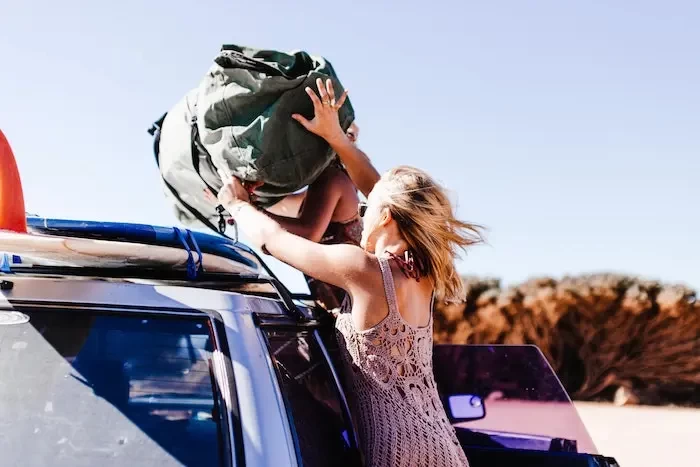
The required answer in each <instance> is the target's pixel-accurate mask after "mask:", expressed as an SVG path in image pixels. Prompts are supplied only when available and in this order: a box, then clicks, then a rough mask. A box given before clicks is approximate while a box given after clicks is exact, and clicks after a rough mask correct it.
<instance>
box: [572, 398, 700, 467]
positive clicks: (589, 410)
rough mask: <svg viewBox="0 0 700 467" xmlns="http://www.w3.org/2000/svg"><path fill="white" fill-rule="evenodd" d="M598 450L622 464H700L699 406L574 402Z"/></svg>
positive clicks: (679, 466)
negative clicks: (697, 407) (693, 407)
mask: <svg viewBox="0 0 700 467" xmlns="http://www.w3.org/2000/svg"><path fill="white" fill-rule="evenodd" d="M576 408H577V409H578V412H579V415H580V417H581V419H583V422H584V424H585V425H586V427H587V428H588V431H589V432H590V434H591V437H592V438H593V442H594V443H595V445H596V447H597V448H598V451H599V452H601V453H602V454H605V455H609V456H612V457H615V458H616V459H617V461H618V462H619V463H620V466H621V467H659V466H667V465H669V466H670V465H673V466H674V467H696V466H698V465H700V454H698V452H699V451H698V443H699V442H700V409H684V408H675V407H649V406H626V407H616V406H614V405H611V404H596V403H590V402H577V403H576Z"/></svg>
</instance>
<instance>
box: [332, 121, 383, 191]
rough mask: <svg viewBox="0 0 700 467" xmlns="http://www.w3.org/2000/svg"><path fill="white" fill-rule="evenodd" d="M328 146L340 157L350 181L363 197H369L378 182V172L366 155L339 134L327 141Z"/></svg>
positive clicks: (342, 134) (343, 135)
mask: <svg viewBox="0 0 700 467" xmlns="http://www.w3.org/2000/svg"><path fill="white" fill-rule="evenodd" d="M327 141H328V144H330V146H331V147H332V148H333V150H334V151H335V152H336V153H337V154H338V157H340V161H341V162H342V163H343V165H344V166H345V168H346V169H347V171H348V175H349V176H350V179H351V180H352V182H353V183H354V184H355V186H356V187H357V188H358V189H359V190H360V191H361V192H362V194H363V195H365V197H367V196H369V193H370V191H372V188H374V185H376V183H377V182H378V181H379V177H380V175H379V172H377V169H375V168H374V165H372V161H370V160H369V157H367V154H365V153H364V152H363V151H362V150H360V148H358V147H357V146H356V145H355V144H354V143H353V142H352V141H350V138H348V137H347V135H346V134H345V133H342V132H341V133H340V135H337V136H336V137H335V138H333V139H329V140H327Z"/></svg>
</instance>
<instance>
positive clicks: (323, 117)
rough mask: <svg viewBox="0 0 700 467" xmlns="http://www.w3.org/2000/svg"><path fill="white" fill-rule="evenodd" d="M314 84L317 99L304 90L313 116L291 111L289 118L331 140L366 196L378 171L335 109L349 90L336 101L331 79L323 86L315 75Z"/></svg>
mask: <svg viewBox="0 0 700 467" xmlns="http://www.w3.org/2000/svg"><path fill="white" fill-rule="evenodd" d="M316 85H317V87H318V93H319V95H320V96H321V97H320V99H319V96H317V95H316V93H315V92H314V91H313V90H312V89H311V88H306V93H307V94H308V95H309V97H310V98H311V101H312V103H313V105H314V118H313V120H307V119H305V118H304V117H303V116H301V115H299V114H294V115H292V118H294V119H295V120H296V121H298V122H299V123H300V124H301V125H303V126H304V128H306V129H307V130H309V131H310V132H311V133H313V134H315V135H318V136H320V137H321V138H323V139H325V140H326V141H327V142H328V144H330V146H331V147H332V148H333V150H334V151H335V152H336V153H337V154H338V157H340V160H341V161H342V162H343V165H345V168H346V169H347V170H348V175H350V178H351V179H352V181H353V183H354V184H355V186H357V187H358V188H359V189H360V191H361V192H362V194H364V195H365V196H369V192H370V191H372V188H374V185H375V184H376V183H377V182H378V181H379V172H377V169H375V168H374V166H373V165H372V162H371V161H370V160H369V157H367V155H366V154H365V153H364V152H362V151H361V150H360V149H359V148H358V147H357V146H355V144H354V143H353V142H352V141H350V139H349V138H348V136H347V135H346V134H345V133H344V132H343V129H342V128H341V127H340V122H339V120H338V109H340V107H342V106H343V103H344V102H345V99H346V98H347V95H348V93H347V91H345V92H344V93H343V95H342V96H340V99H338V101H337V103H336V99H335V91H334V90H333V84H332V83H331V80H330V79H329V80H328V81H327V82H326V85H325V86H324V85H323V81H321V80H320V79H318V80H317V81H316Z"/></svg>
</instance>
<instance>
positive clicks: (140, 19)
mask: <svg viewBox="0 0 700 467" xmlns="http://www.w3.org/2000/svg"><path fill="white" fill-rule="evenodd" d="M0 11H1V12H2V13H1V14H0V60H1V62H0V63H1V65H0V128H2V130H3V131H4V132H5V133H6V135H7V137H8V138H9V140H10V142H11V144H12V145H13V148H14V150H15V153H16V155H17V158H18V163H19V167H20V171H21V175H22V178H23V183H24V188H25V195H26V202H27V209H28V210H29V211H30V212H34V213H38V214H41V215H45V216H57V217H67V218H84V219H99V220H119V221H135V222H146V223H155V224H172V223H174V222H175V219H174V217H173V216H172V214H171V210H170V207H169V205H168V204H167V203H166V202H165V200H164V197H163V195H162V190H161V187H160V184H159V179H158V173H157V170H156V166H155V163H154V160H153V155H152V151H151V144H152V142H151V138H150V136H149V135H148V134H147V133H146V129H147V128H148V126H149V125H150V123H151V122H152V121H153V120H154V119H156V118H157V117H158V116H160V115H161V113H162V112H164V111H166V110H168V109H169V108H170V106H171V105H172V104H174V103H175V102H176V101H177V100H178V99H179V98H180V97H181V96H182V95H183V94H184V93H185V92H186V91H187V90H189V89H190V88H192V87H193V86H195V85H196V84H197V82H198V81H199V79H200V78H201V76H202V75H203V74H204V73H205V72H206V70H207V69H208V67H209V65H210V64H211V60H212V58H213V57H214V55H215V54H216V52H217V51H218V49H219V47H220V45H221V44H222V43H237V44H246V45H251V46H254V47H266V48H273V49H278V50H291V49H304V50H307V51H309V52H311V53H317V54H322V55H324V56H326V57H328V58H329V59H330V60H331V61H332V62H333V64H334V65H335V67H336V69H337V71H338V73H339V75H340V78H341V79H342V80H343V82H344V84H345V85H346V86H347V87H348V88H349V89H350V90H351V96H352V99H353V104H354V106H355V109H356V111H357V116H358V123H359V125H360V127H361V129H362V132H361V137H360V143H361V146H362V147H363V149H365V150H366V151H367V152H368V153H369V155H370V156H371V157H372V159H373V160H374V162H375V163H376V165H377V166H378V168H379V169H380V170H385V169H388V168H390V167H391V166H393V165H396V164H413V165H417V166H419V167H422V168H425V169H427V170H429V171H430V172H431V173H432V174H434V175H435V176H436V177H437V178H438V179H439V180H441V181H442V182H443V183H444V184H445V185H447V186H448V187H449V188H451V189H452V190H453V191H454V196H455V198H456V199H457V200H458V204H459V213H460V215H461V216H462V217H464V218H467V219H469V220H472V221H475V222H479V223H483V224H486V225H487V226H488V227H489V228H490V234H489V241H490V246H488V247H481V248H478V249H475V250H473V251H472V252H471V253H470V255H469V256H468V258H467V260H466V261H464V262H462V263H461V264H460V268H461V270H462V271H463V272H464V273H467V274H477V275H482V276H496V277H500V278H502V279H503V280H504V282H505V283H507V284H508V283H513V282H517V281H520V280H523V279H526V278H528V277H532V276H539V275H552V276H555V277H559V276H562V275H564V274H578V273H587V272H600V271H615V272H624V273H631V274H639V275H642V276H645V277H648V278H651V279H661V280H664V281H669V282H683V283H686V284H688V285H691V286H694V287H696V288H700V253H699V252H698V241H697V239H698V231H699V230H700V214H699V212H700V209H699V207H698V204H699V201H700V188H699V186H698V181H699V174H700V52H699V49H698V47H699V46H700V27H699V26H698V25H699V24H700V3H699V2H697V1H694V0H687V1H674V0H667V1H664V2H659V1H646V0H634V1H633V0H627V1H621V0H619V1H610V0H605V1H603V0H587V1H568V2H564V1H558V0H549V1H546V0H531V1H515V0H513V1H479V2H476V1H452V2H447V1H439V0H435V1H431V2H411V1H407V0H406V1H399V0H393V1H378V0H374V1H367V0H353V1H347V2H335V3H334V2H303V1H282V0H277V1H261V0H255V1H250V2H245V3H244V2H238V1H230V0H229V1H215V0H199V1H196V2H193V1H181V0H169V1H165V0H150V1H135V0H120V1H109V2H108V1H95V2H88V1H84V0H81V1H76V0H64V1H60V2H57V1H33V0H24V1H13V2H9V1H5V2H3V5H2V8H1V9H0ZM275 269H277V271H279V272H281V274H282V277H283V280H285V281H286V282H287V283H288V284H289V285H290V287H291V288H293V289H296V290H301V288H302V286H301V284H303V282H302V281H301V280H300V277H299V276H298V274H293V273H292V272H291V271H290V269H288V268H286V267H281V266H280V265H279V264H275Z"/></svg>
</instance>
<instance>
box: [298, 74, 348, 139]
mask: <svg viewBox="0 0 700 467" xmlns="http://www.w3.org/2000/svg"><path fill="white" fill-rule="evenodd" d="M316 87H318V94H319V95H318V96H317V95H316V93H315V92H314V91H313V89H311V88H306V93H307V94H308V95H309V97H310V98H311V102H312V103H313V104H314V118H313V119H312V120H307V119H305V118H304V117H303V116H301V115H299V114H294V115H292V118H293V119H294V120H296V121H297V122H299V123H301V124H302V125H303V127H304V128H306V129H307V130H309V131H310V132H311V133H313V134H315V135H317V136H320V137H321V138H323V139H325V140H326V141H327V142H328V143H331V142H332V141H334V140H335V141H337V140H338V138H345V137H346V136H345V133H344V132H343V129H342V128H341V127H340V120H339V118H338V109H340V108H341V107H342V106H343V104H344V103H345V99H347V97H348V91H347V90H345V92H343V95H342V96H340V99H337V100H336V98H335V91H334V90H333V83H332V82H331V80H330V79H328V80H327V81H326V84H325V86H324V84H323V81H322V80H321V78H319V79H317V80H316ZM319 96H320V99H319Z"/></svg>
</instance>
